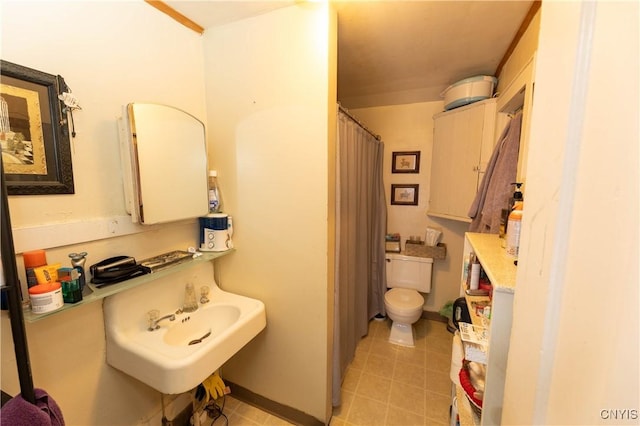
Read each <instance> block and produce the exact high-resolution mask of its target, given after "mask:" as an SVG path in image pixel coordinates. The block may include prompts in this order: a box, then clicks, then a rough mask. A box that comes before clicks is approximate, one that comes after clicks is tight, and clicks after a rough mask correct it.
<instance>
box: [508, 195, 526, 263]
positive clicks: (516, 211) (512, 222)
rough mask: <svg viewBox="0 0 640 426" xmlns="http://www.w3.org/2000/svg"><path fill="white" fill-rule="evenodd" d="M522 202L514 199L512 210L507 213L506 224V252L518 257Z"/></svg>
mask: <svg viewBox="0 0 640 426" xmlns="http://www.w3.org/2000/svg"><path fill="white" fill-rule="evenodd" d="M522 212H523V205H522V202H520V201H516V203H515V204H514V206H513V210H512V211H511V213H509V222H508V225H507V247H506V250H507V254H508V255H509V256H512V257H515V258H518V251H519V249H520V229H521V227H522Z"/></svg>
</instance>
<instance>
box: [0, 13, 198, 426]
mask: <svg viewBox="0 0 640 426" xmlns="http://www.w3.org/2000/svg"><path fill="white" fill-rule="evenodd" d="M1 12H2V25H1V27H2V29H1V31H2V32H1V36H2V59H3V60H7V61H10V62H14V63H17V64H20V65H23V66H27V67H30V68H34V69H37V70H40V71H44V72H47V73H51V74H60V75H62V76H63V77H64V78H65V80H66V82H67V84H68V85H69V86H70V87H71V89H72V90H73V93H74V94H75V95H76V96H77V97H78V99H79V101H80V105H81V106H82V108H83V109H82V111H78V112H76V113H74V119H75V128H76V132H77V137H76V138H75V139H74V140H73V141H72V156H73V171H74V178H75V188H76V193H75V194H73V195H49V196H10V197H9V208H10V213H11V220H12V225H13V227H14V228H15V231H14V235H16V236H17V237H20V235H21V234H22V232H21V230H23V229H27V228H32V227H37V226H43V225H51V224H60V223H66V224H69V223H84V222H86V221H94V220H98V221H99V220H103V219H104V220H107V219H108V218H110V217H121V216H122V215H125V209H124V195H123V190H122V182H121V169H120V159H119V150H118V143H119V142H118V136H117V125H116V117H117V116H118V115H119V114H120V111H121V107H122V105H124V104H126V103H128V102H132V101H148V102H159V103H166V104H171V105H175V106H176V107H179V108H182V109H184V110H186V111H189V112H191V113H192V114H194V115H195V116H197V117H199V118H200V119H202V120H203V121H204V119H205V118H206V111H205V97H204V93H203V90H204V66H203V57H202V38H201V37H200V36H198V35H197V34H195V33H194V32H192V31H190V30H188V29H186V28H183V27H182V26H180V25H178V24H176V23H175V21H173V20H172V19H170V18H168V17H166V16H164V15H163V14H161V13H159V12H158V11H157V10H155V9H154V8H152V7H150V6H149V5H147V4H145V3H144V2H142V1H141V0H139V1H127V2H106V1H105V2H28V1H3V2H2V11H1ZM3 214H4V212H3ZM75 237H77V238H81V237H82V235H77V236H75ZM60 238H61V240H62V239H66V238H67V236H66V235H61V236H60ZM196 238H197V228H196V225H195V224H194V223H185V224H176V225H167V226H161V227H156V228H154V230H152V231H147V232H145V233H142V234H136V235H131V236H124V237H118V238H111V239H106V240H101V241H93V242H88V243H81V244H72V245H68V246H65V247H57V248H49V246H45V247H43V246H41V245H40V244H39V241H38V240H37V239H34V240H33V241H27V242H23V243H24V245H27V246H31V247H32V248H36V247H41V248H45V249H47V258H48V260H49V261H50V262H56V261H59V262H62V263H63V264H68V262H69V259H68V257H67V254H68V253H70V252H74V251H87V252H88V253H89V257H88V264H92V263H95V262H97V261H99V260H101V259H104V258H106V257H109V256H113V255H116V254H129V255H132V256H134V257H136V258H139V259H143V258H145V257H149V256H152V255H155V254H159V253H163V252H166V251H170V250H173V249H180V248H181V249H184V248H186V247H187V246H189V245H195V243H196ZM61 240H60V241H61ZM21 244H22V243H21ZM51 244H52V245H53V246H56V245H58V244H56V243H55V238H54V242H53V243H51ZM18 269H19V271H22V270H23V265H22V258H21V256H18ZM176 280H177V281H178V282H179V281H180V278H179V277H176ZM22 282H23V283H24V282H25V280H24V276H22ZM179 284H180V283H179ZM27 338H28V342H29V354H30V359H31V367H32V370H33V380H34V384H35V386H36V387H41V388H44V389H46V390H47V391H48V392H50V393H51V395H52V396H53V397H54V399H55V400H56V401H57V402H58V403H59V404H60V405H61V408H62V411H63V414H64V416H65V420H66V422H67V424H71V425H90V424H91V425H117V424H123V425H124V424H127V425H131V424H137V423H139V422H143V423H144V422H145V421H146V419H149V418H151V417H152V416H154V415H155V416H157V415H158V414H159V412H160V397H159V394H158V393H157V392H156V391H154V390H152V389H151V388H149V387H147V386H146V385H144V384H142V383H140V382H138V381H136V380H134V379H132V378H130V377H128V376H126V375H125V374H123V373H120V372H118V371H116V370H115V369H113V368H111V367H110V366H108V365H107V364H106V363H105V344H104V326H103V319H102V304H101V303H100V302H95V303H92V304H90V305H85V306H82V307H79V308H76V309H73V310H71V311H67V312H64V313H60V314H58V315H56V316H55V317H52V318H48V319H44V320H41V321H39V322H36V323H33V324H27ZM16 375H17V373H16V367H15V356H14V354H13V343H12V341H11V333H10V331H9V325H8V320H7V315H6V312H3V314H2V389H3V390H4V391H6V392H9V393H11V394H16V393H18V392H19V387H18V382H17V378H16ZM158 421H159V418H157V417H156V419H155V422H154V424H158Z"/></svg>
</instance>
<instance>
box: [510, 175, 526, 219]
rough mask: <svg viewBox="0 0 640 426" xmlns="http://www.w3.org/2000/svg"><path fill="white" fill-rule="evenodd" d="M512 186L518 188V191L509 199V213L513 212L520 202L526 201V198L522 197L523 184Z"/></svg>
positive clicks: (518, 183) (516, 183) (517, 183)
mask: <svg viewBox="0 0 640 426" xmlns="http://www.w3.org/2000/svg"><path fill="white" fill-rule="evenodd" d="M511 185H515V186H516V190H515V191H514V192H513V197H511V198H509V213H511V211H512V210H513V207H514V205H515V204H516V202H518V201H524V197H523V196H522V191H521V190H520V187H521V186H522V182H514V183H512V184H511Z"/></svg>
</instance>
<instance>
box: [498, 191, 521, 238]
mask: <svg viewBox="0 0 640 426" xmlns="http://www.w3.org/2000/svg"><path fill="white" fill-rule="evenodd" d="M511 185H515V186H516V189H515V191H514V192H513V196H512V197H510V198H509V203H508V204H507V208H506V209H502V215H501V216H500V231H499V236H500V238H505V237H506V235H507V233H508V230H509V215H510V214H511V212H512V211H513V207H514V206H515V204H516V203H517V202H521V203H522V202H524V197H523V196H522V191H521V190H520V187H521V186H522V182H514V183H512V184H511ZM502 247H505V245H504V244H503V245H502Z"/></svg>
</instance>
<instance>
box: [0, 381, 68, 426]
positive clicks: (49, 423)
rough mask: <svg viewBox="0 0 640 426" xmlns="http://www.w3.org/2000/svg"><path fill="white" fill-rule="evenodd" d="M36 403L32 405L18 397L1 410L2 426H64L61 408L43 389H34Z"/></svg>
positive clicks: (0, 419) (0, 422) (0, 421)
mask: <svg viewBox="0 0 640 426" xmlns="http://www.w3.org/2000/svg"><path fill="white" fill-rule="evenodd" d="M34 392H35V396H36V403H35V404H31V403H30V402H28V401H26V400H25V399H24V398H22V395H18V396H16V397H14V398H11V399H10V400H9V401H8V402H7V403H6V404H5V405H4V406H3V407H2V410H0V424H2V426H40V425H42V426H64V418H63V417H62V411H60V407H58V404H56V402H55V401H54V400H53V398H52V397H50V396H49V394H47V393H46V392H45V391H43V390H42V389H34Z"/></svg>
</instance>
